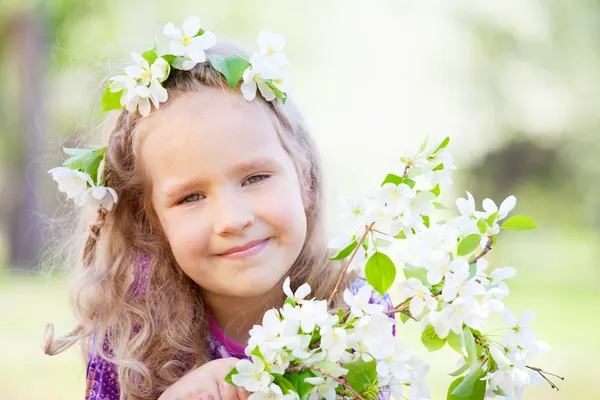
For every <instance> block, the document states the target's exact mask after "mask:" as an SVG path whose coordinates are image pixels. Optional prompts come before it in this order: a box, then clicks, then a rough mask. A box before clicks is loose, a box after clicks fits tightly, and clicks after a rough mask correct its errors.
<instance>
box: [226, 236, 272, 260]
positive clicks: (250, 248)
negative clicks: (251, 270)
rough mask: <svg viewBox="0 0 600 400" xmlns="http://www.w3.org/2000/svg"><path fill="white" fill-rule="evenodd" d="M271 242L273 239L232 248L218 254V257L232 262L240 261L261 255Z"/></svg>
mask: <svg viewBox="0 0 600 400" xmlns="http://www.w3.org/2000/svg"><path fill="white" fill-rule="evenodd" d="M270 240H271V238H267V239H262V240H255V241H252V242H249V243H247V244H245V245H243V246H240V247H232V248H231V249H229V250H227V251H225V252H223V253H220V254H217V256H218V257H222V258H226V259H230V260H240V259H242V258H246V257H250V256H253V255H255V254H258V253H260V252H261V251H262V250H263V249H264V248H265V247H266V246H267V244H268V243H269V241H270Z"/></svg>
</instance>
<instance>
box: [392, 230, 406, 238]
mask: <svg viewBox="0 0 600 400" xmlns="http://www.w3.org/2000/svg"><path fill="white" fill-rule="evenodd" d="M394 239H406V233H404V231H400V233H398V234H397V235H396V236H394Z"/></svg>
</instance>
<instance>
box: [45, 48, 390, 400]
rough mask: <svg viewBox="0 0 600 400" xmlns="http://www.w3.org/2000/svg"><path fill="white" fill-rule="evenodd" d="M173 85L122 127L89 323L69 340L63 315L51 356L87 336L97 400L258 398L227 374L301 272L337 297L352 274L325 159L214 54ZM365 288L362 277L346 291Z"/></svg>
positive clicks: (95, 248)
mask: <svg viewBox="0 0 600 400" xmlns="http://www.w3.org/2000/svg"><path fill="white" fill-rule="evenodd" d="M241 54H247V53H245V52H243V51H242V50H240V49H238V48H237V47H235V46H233V45H231V44H228V43H221V42H219V43H217V44H216V45H214V46H212V47H210V48H209V49H206V55H207V56H208V57H210V56H219V57H228V56H233V55H241ZM162 85H163V87H164V88H165V89H166V91H167V93H168V100H167V101H165V102H164V104H162V105H161V106H160V109H158V110H156V109H154V110H152V112H151V113H150V114H149V115H148V116H141V115H140V113H138V112H136V111H135V110H134V111H133V112H131V111H127V110H122V111H121V113H120V115H119V117H118V119H117V121H116V124H115V127H114V129H113V130H112V133H111V134H110V138H109V143H108V148H107V150H106V153H105V155H104V170H103V177H104V182H105V185H106V186H108V187H111V188H112V189H114V191H115V194H117V195H118V202H117V203H116V204H115V205H114V208H112V210H110V211H108V210H107V208H106V207H102V206H101V207H100V208H99V211H98V217H97V221H95V222H94V223H93V224H92V225H91V226H90V232H89V237H88V238H87V240H86V243H85V245H84V249H83V258H82V260H81V262H80V263H79V265H80V268H78V269H77V270H76V271H75V272H74V277H73V281H74V285H73V288H72V292H71V299H72V306H73V309H74V311H75V314H76V317H77V319H78V325H77V327H76V328H75V330H73V331H72V332H71V333H70V334H68V335H66V336H64V337H60V338H54V337H53V329H52V326H51V325H49V330H48V335H47V338H46V343H45V352H46V353H47V354H50V355H54V354H57V353H60V352H62V351H64V350H65V349H67V348H69V347H70V346H71V345H73V344H74V343H76V342H79V341H81V342H82V343H83V346H84V349H86V351H89V353H88V354H87V355H88V366H87V390H86V395H85V396H86V399H97V400H101V399H102V400H117V399H135V400H137V399H156V398H159V399H160V400H171V399H194V400H196V399H198V398H203V399H207V398H211V397H212V398H214V399H219V398H221V399H233V400H235V399H246V398H247V397H248V395H249V394H248V393H247V392H245V391H242V390H238V389H235V388H233V387H232V386H229V385H227V384H226V383H224V382H223V379H224V377H225V376H226V374H227V373H228V372H229V370H230V369H231V368H232V367H233V366H234V364H235V362H236V361H238V359H239V358H243V357H245V354H244V345H245V344H246V341H247V339H248V331H249V330H250V329H251V328H252V326H253V325H254V324H256V323H260V321H261V318H262V315H263V313H264V312H265V311H266V310H268V309H270V308H273V307H280V306H281V305H282V304H283V301H284V300H285V295H284V293H283V291H282V285H283V282H284V280H285V278H286V277H288V276H290V278H291V288H292V290H295V288H297V287H299V286H300V285H301V284H302V283H304V282H307V283H309V284H310V286H311V287H312V290H313V291H312V293H311V295H312V296H314V297H317V298H322V299H325V298H327V297H328V296H329V295H330V294H331V292H332V290H333V287H334V286H335V282H336V280H337V278H338V275H339V273H340V268H339V266H338V265H334V264H333V262H332V261H329V259H328V257H329V256H331V254H330V252H329V250H328V248H327V245H326V241H325V239H324V237H323V221H324V217H323V191H324V189H323V181H322V171H321V162H320V159H319V156H318V153H317V149H316V147H315V143H314V141H313V139H312V138H311V136H310V135H309V133H308V130H307V127H306V125H305V123H304V122H303V120H302V118H301V117H300V116H299V114H298V112H297V111H296V109H295V107H294V105H293V104H292V103H291V102H290V101H288V102H286V104H285V105H283V104H282V102H281V101H280V100H279V99H273V100H272V101H266V100H265V99H264V98H263V97H261V96H256V98H255V99H254V100H252V101H247V100H246V99H244V96H243V93H242V89H243V88H242V89H241V88H240V86H239V85H238V86H237V87H236V88H235V90H231V89H230V88H229V87H228V85H227V80H226V78H225V77H224V75H223V74H222V73H220V72H219V71H217V70H216V69H215V68H213V67H212V66H211V65H210V63H208V62H201V63H198V64H197V65H196V66H195V67H193V68H192V69H190V70H173V71H171V74H170V75H169V77H168V79H166V80H165V81H164V82H163V84H162ZM259 88H260V87H259ZM364 284H365V281H364V280H362V279H356V278H355V277H351V276H350V275H348V278H346V281H344V283H343V287H342V288H341V289H342V290H340V291H339V293H343V289H344V287H349V288H351V290H352V291H353V292H355V293H356V292H357V290H358V288H359V287H361V286H362V285H364ZM340 301H341V298H340V296H338V297H337V298H336V304H334V305H336V306H337V305H340ZM371 301H372V302H379V303H382V304H384V305H385V306H387V307H388V308H389V307H391V302H390V300H389V297H387V296H385V297H384V298H383V299H382V298H381V297H380V296H379V295H377V294H376V293H374V294H373V296H372V300H371Z"/></svg>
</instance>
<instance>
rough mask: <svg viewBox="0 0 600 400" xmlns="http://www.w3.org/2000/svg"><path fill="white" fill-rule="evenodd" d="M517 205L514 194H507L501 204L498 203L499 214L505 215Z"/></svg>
mask: <svg viewBox="0 0 600 400" xmlns="http://www.w3.org/2000/svg"><path fill="white" fill-rule="evenodd" d="M516 205H517V198H516V197H515V196H508V197H507V198H506V199H505V200H504V201H503V202H502V204H500V215H501V216H503V217H505V216H506V215H508V213H509V212H511V211H512V210H513V208H515V206H516Z"/></svg>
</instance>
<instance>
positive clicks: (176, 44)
mask: <svg viewBox="0 0 600 400" xmlns="http://www.w3.org/2000/svg"><path fill="white" fill-rule="evenodd" d="M169 52H170V53H171V54H173V55H174V56H182V55H184V54H185V46H184V45H183V43H182V42H180V41H176V40H173V41H172V42H171V43H170V44H169Z"/></svg>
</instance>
